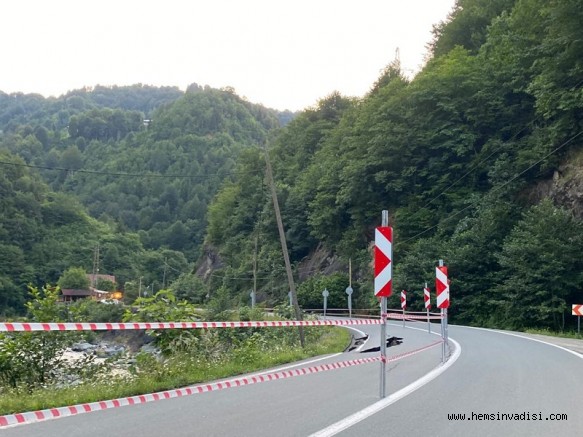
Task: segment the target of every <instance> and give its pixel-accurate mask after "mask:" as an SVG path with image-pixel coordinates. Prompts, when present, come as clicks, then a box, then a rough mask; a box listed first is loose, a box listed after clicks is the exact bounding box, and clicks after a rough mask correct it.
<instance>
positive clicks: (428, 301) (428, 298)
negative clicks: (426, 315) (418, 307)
mask: <svg viewBox="0 0 583 437" xmlns="http://www.w3.org/2000/svg"><path fill="white" fill-rule="evenodd" d="M423 299H424V300H425V309H428V310H429V309H431V294H430V293H429V288H428V287H427V284H425V287H424V288H423Z"/></svg>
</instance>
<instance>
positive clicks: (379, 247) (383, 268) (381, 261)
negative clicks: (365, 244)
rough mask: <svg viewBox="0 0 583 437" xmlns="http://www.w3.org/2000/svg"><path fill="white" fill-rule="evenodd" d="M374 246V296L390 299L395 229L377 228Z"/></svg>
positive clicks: (387, 227)
mask: <svg viewBox="0 0 583 437" xmlns="http://www.w3.org/2000/svg"><path fill="white" fill-rule="evenodd" d="M374 244H375V246H374V294H375V296H377V297H389V296H390V295H391V293H392V291H393V261H392V258H393V228H391V227H390V226H379V227H378V228H376V229H375V239H374Z"/></svg>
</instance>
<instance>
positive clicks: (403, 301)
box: [401, 290, 407, 310]
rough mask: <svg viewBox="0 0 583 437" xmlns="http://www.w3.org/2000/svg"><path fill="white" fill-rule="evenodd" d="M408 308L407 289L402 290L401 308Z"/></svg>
mask: <svg viewBox="0 0 583 437" xmlns="http://www.w3.org/2000/svg"><path fill="white" fill-rule="evenodd" d="M405 308H407V291H406V290H403V291H401V309H403V310H404V309H405Z"/></svg>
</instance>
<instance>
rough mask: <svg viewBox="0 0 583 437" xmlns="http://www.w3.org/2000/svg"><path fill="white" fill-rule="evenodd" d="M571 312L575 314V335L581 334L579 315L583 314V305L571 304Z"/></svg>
mask: <svg viewBox="0 0 583 437" xmlns="http://www.w3.org/2000/svg"><path fill="white" fill-rule="evenodd" d="M571 314H572V315H574V316H577V335H579V334H581V316H583V305H576V304H573V305H572V307H571Z"/></svg>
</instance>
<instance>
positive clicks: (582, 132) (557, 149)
mask: <svg viewBox="0 0 583 437" xmlns="http://www.w3.org/2000/svg"><path fill="white" fill-rule="evenodd" d="M582 134H583V131H579V133H577V134H575V135H573V136H572V137H571V138H569V139H568V140H567V141H565V142H564V143H563V144H561V145H560V146H558V147H557V148H556V149H553V150H551V151H550V152H549V153H547V154H546V155H545V156H543V157H542V158H540V159H539V160H538V161H536V162H535V163H533V164H531V165H530V166H529V167H528V168H525V169H524V170H522V171H521V172H520V173H518V174H516V175H514V176H513V177H512V178H511V179H509V180H507V181H506V182H504V183H503V184H500V185H498V186H496V187H493V188H492V189H491V190H490V193H493V192H496V191H498V190H501V189H502V188H504V187H505V186H506V185H508V184H510V183H511V182H513V181H515V180H516V179H518V178H519V177H520V176H522V175H523V174H524V173H526V172H527V171H529V170H530V169H532V168H533V167H535V166H536V165H537V164H540V163H541V162H542V161H544V160H545V159H547V158H548V157H549V156H551V155H552V154H554V153H556V152H558V151H559V150H561V149H562V148H563V147H565V146H566V145H567V144H569V143H570V142H571V141H573V140H575V139H576V138H577V137H579V136H580V135H582ZM481 201H482V199H478V200H476V201H475V202H472V203H470V204H469V205H468V206H466V207H465V208H462V209H460V210H459V211H457V212H455V213H453V214H452V215H450V216H449V217H446V218H445V219H443V220H441V223H443V222H446V221H448V220H451V219H453V218H454V217H457V216H458V215H460V214H461V213H462V212H464V211H466V210H467V209H469V208H471V207H473V206H475V205H476V204H477V203H479V202H481ZM437 226H439V223H438V224H436V225H433V226H431V227H429V228H427V229H425V230H423V231H421V232H419V233H418V234H415V235H413V236H412V237H410V238H408V239H406V240H405V241H403V244H405V243H408V242H409V241H411V240H414V239H415V238H417V237H419V236H421V235H423V234H425V233H426V232H429V231H431V230H432V229H435V228H436V227H437Z"/></svg>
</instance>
